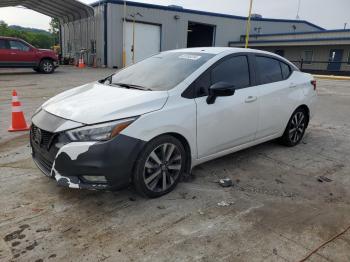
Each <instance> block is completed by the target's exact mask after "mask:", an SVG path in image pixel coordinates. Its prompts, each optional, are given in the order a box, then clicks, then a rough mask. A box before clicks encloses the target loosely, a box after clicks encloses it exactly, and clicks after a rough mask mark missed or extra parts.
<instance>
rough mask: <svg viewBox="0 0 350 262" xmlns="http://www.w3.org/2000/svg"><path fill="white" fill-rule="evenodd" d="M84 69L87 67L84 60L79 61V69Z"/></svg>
mask: <svg viewBox="0 0 350 262" xmlns="http://www.w3.org/2000/svg"><path fill="white" fill-rule="evenodd" d="M84 67H85V63H84V59H83V58H80V59H79V68H84Z"/></svg>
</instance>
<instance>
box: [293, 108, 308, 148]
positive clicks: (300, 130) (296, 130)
mask: <svg viewBox="0 0 350 262" xmlns="http://www.w3.org/2000/svg"><path fill="white" fill-rule="evenodd" d="M305 120H306V119H305V114H304V112H301V111H299V112H297V113H296V114H295V115H294V116H293V118H292V121H291V126H290V129H289V139H290V140H291V141H292V142H293V143H297V142H298V141H299V140H300V139H301V138H302V136H303V134H304V132H305V127H306V121H305Z"/></svg>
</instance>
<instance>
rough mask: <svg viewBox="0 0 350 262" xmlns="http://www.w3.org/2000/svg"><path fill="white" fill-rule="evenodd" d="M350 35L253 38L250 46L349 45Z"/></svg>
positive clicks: (234, 45)
mask: <svg viewBox="0 0 350 262" xmlns="http://www.w3.org/2000/svg"><path fill="white" fill-rule="evenodd" d="M349 44H350V37H329V38H306V39H279V40H260V41H259V40H252V41H250V42H249V46H250V47H259V46H260V47H269V46H328V45H349ZM229 46H231V47H236V46H244V42H242V41H238V42H235V41H231V42H229Z"/></svg>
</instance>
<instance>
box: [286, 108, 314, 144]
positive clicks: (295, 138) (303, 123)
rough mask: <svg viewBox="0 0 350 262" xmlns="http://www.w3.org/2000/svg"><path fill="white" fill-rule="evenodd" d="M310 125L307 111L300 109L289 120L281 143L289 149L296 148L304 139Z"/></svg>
mask: <svg viewBox="0 0 350 262" xmlns="http://www.w3.org/2000/svg"><path fill="white" fill-rule="evenodd" d="M308 123H309V116H308V113H307V112H306V110H305V109H303V108H298V109H297V110H296V111H295V112H294V113H293V115H292V116H291V118H290V119H289V122H288V125H287V127H286V130H285V131H284V133H283V136H282V137H281V139H280V141H281V142H282V144H283V145H285V146H288V147H293V146H296V145H298V144H299V143H300V141H301V140H302V139H303V136H304V134H305V131H306V128H307V126H308Z"/></svg>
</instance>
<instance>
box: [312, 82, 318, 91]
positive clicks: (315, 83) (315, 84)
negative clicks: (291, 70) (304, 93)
mask: <svg viewBox="0 0 350 262" xmlns="http://www.w3.org/2000/svg"><path fill="white" fill-rule="evenodd" d="M311 85H313V86H314V90H316V87H317V82H316V80H312V81H311Z"/></svg>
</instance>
